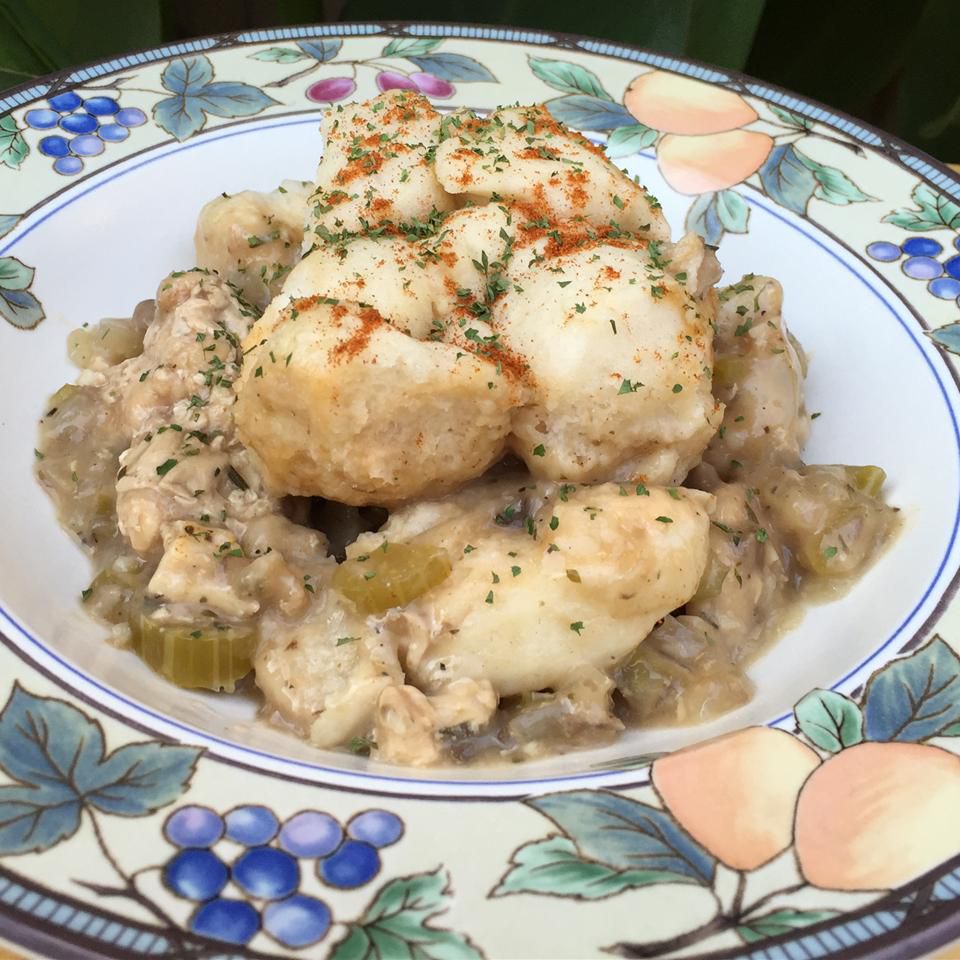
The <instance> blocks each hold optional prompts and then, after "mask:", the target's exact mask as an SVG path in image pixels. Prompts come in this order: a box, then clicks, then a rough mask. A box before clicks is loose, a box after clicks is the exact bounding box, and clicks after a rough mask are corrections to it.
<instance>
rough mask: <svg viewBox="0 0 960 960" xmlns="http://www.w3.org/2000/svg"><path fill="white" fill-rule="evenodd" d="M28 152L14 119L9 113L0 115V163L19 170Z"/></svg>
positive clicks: (28, 149) (25, 142)
mask: <svg viewBox="0 0 960 960" xmlns="http://www.w3.org/2000/svg"><path fill="white" fill-rule="evenodd" d="M29 152H30V148H29V147H28V146H27V141H26V140H24V139H23V134H22V133H21V132H20V129H19V128H18V127H17V122H16V120H14V119H13V117H12V116H11V115H10V114H9V113H8V114H7V115H6V116H4V117H0V163H2V164H4V165H5V166H7V167H10V169H11V170H19V169H20V164H21V163H23V161H24V158H25V157H26V156H27V154H28V153H29Z"/></svg>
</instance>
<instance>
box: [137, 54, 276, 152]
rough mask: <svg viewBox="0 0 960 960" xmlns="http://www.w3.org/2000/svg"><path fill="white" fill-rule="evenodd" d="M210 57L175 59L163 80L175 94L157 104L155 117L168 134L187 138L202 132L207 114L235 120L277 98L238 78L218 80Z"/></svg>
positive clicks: (162, 77) (271, 103) (258, 110)
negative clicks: (234, 118) (239, 80)
mask: <svg viewBox="0 0 960 960" xmlns="http://www.w3.org/2000/svg"><path fill="white" fill-rule="evenodd" d="M213 77H214V71H213V64H212V63H211V62H210V59H209V57H205V56H196V57H183V58H181V59H179V60H172V61H171V62H170V63H169V64H168V65H167V67H166V69H165V70H164V71H163V73H162V74H161V77H160V82H161V84H162V85H163V87H164V88H165V89H166V90H169V91H170V92H171V93H172V94H173V96H172V97H166V98H165V99H163V100H160V101H159V102H157V103H155V104H154V106H153V119H154V120H156V122H157V125H158V126H160V127H162V128H163V129H164V130H166V131H167V133H169V134H171V135H172V136H174V137H176V138H177V140H180V141H183V140H187V139H189V138H190V137H192V136H193V135H194V134H196V133H199V132H200V131H201V130H202V129H203V128H204V126H205V125H206V122H207V115H208V114H213V115H214V116H215V117H224V118H227V119H232V118H233V117H250V116H253V115H254V114H256V113H260V112H261V111H262V110H266V109H267V107H271V106H274V105H275V104H276V103H277V101H276V100H274V99H273V97H269V96H267V94H265V93H264V92H263V91H262V90H261V89H260V88H259V87H254V86H252V85H251V84H249V83H240V82H238V81H229V80H228V81H220V80H217V81H215V80H214V79H213Z"/></svg>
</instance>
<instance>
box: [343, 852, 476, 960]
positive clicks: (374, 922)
mask: <svg viewBox="0 0 960 960" xmlns="http://www.w3.org/2000/svg"><path fill="white" fill-rule="evenodd" d="M449 906H450V887H449V884H448V881H447V876H446V873H445V872H444V870H443V868H442V867H438V868H437V869H436V870H434V871H433V872H431V873H418V874H415V875H413V876H411V877H400V878H398V879H396V880H391V881H390V882H389V883H387V884H385V885H384V886H383V887H381V888H380V890H379V891H378V893H377V895H376V896H375V897H374V899H373V901H372V902H371V903H370V906H369V907H367V910H366V912H365V913H364V915H363V916H362V917H361V918H360V919H359V920H357V921H355V922H354V923H351V924H348V932H347V935H346V936H345V937H344V938H343V940H341V941H340V942H339V943H337V944H335V945H334V947H333V949H332V950H331V952H330V960H395V958H397V960H399V958H401V957H403V958H406V960H483V955H482V954H481V953H480V951H479V950H478V949H477V948H476V947H475V946H474V945H473V944H472V943H471V942H470V940H469V938H467V937H465V936H463V935H462V934H459V933H455V932H453V931H452V930H443V929H441V928H439V927H434V926H430V921H431V920H432V919H433V918H434V917H436V916H438V915H439V914H441V913H443V912H444V911H446V910H447V909H448V908H449Z"/></svg>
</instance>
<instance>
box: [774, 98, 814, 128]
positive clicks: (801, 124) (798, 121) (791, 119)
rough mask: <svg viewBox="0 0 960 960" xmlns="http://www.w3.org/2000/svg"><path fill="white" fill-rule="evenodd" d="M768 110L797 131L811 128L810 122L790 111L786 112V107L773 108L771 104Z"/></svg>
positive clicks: (811, 123) (811, 122)
mask: <svg viewBox="0 0 960 960" xmlns="http://www.w3.org/2000/svg"><path fill="white" fill-rule="evenodd" d="M770 109H771V110H772V111H773V113H774V114H775V115H776V116H777V117H779V118H780V119H781V120H782V121H783V122H784V123H786V124H788V125H789V126H791V127H796V128H797V129H799V130H809V129H810V128H811V127H812V126H813V121H812V120H808V119H807V118H806V117H801V116H800V114H799V113H794V112H793V111H792V110H787V109H786V107H775V106H774V105H773V104H772V103H771V104H770Z"/></svg>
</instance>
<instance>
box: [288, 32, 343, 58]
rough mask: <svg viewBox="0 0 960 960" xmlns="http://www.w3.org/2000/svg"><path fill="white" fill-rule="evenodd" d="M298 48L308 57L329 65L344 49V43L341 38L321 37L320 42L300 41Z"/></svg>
mask: <svg viewBox="0 0 960 960" xmlns="http://www.w3.org/2000/svg"><path fill="white" fill-rule="evenodd" d="M297 46H298V47H299V48H300V49H301V50H302V51H303V52H304V53H305V54H306V55H307V56H308V57H312V58H313V59H314V60H318V61H319V62H320V63H327V62H329V61H330V60H333V59H334V58H335V57H336V56H337V54H338V53H339V52H340V50H341V49H342V48H343V41H342V40H341V39H340V38H339V37H321V38H320V39H319V40H298V41H297Z"/></svg>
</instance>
